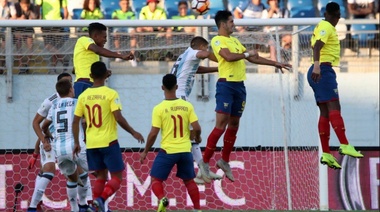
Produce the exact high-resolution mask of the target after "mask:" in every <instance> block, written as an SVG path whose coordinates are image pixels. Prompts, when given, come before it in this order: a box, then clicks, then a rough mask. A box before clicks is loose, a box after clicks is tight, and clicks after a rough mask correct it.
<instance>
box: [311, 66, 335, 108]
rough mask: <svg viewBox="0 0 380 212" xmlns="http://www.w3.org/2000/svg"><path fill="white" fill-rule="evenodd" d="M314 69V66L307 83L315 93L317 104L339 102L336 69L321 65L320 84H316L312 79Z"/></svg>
mask: <svg viewBox="0 0 380 212" xmlns="http://www.w3.org/2000/svg"><path fill="white" fill-rule="evenodd" d="M313 67H314V65H312V66H311V67H310V68H309V71H308V72H307V81H308V82H309V85H310V86H311V88H312V89H313V91H314V97H315V101H316V102H317V104H318V103H325V102H330V101H335V100H338V99H339V93H338V83H337V82H336V74H335V71H334V69H333V68H332V67H331V66H329V65H320V67H321V79H320V80H319V82H318V83H315V82H314V81H313V80H312V79H311V73H312V72H313Z"/></svg>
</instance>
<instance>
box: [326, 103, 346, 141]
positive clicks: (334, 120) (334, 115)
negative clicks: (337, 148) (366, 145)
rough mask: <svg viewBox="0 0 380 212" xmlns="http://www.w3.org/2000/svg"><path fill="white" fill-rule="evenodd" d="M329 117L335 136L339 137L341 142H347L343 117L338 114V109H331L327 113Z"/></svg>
mask: <svg viewBox="0 0 380 212" xmlns="http://www.w3.org/2000/svg"><path fill="white" fill-rule="evenodd" d="M329 119H330V122H331V126H332V127H333V129H334V131H335V134H336V136H337V137H338V139H339V142H340V143H341V144H348V140H347V138H346V133H345V131H346V129H345V128H344V122H343V118H342V116H341V115H340V111H339V110H332V111H330V113H329Z"/></svg>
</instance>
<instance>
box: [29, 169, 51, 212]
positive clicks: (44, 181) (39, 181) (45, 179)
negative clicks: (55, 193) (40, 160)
mask: <svg viewBox="0 0 380 212" xmlns="http://www.w3.org/2000/svg"><path fill="white" fill-rule="evenodd" d="M53 177H54V174H53V173H51V172H45V173H42V175H41V176H39V177H37V178H36V183H35V186H34V191H33V195H32V200H31V201H30V205H29V207H31V208H36V207H37V205H38V203H39V202H40V201H41V199H42V195H44V192H45V189H46V187H47V185H48V184H49V183H50V181H51V180H52V179H53Z"/></svg>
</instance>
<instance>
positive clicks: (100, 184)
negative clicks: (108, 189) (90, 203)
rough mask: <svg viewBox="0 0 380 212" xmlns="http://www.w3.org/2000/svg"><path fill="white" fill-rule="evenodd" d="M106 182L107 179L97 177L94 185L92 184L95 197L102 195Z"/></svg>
mask: <svg viewBox="0 0 380 212" xmlns="http://www.w3.org/2000/svg"><path fill="white" fill-rule="evenodd" d="M105 184H106V180H103V179H96V180H95V183H94V185H93V186H92V187H93V188H94V189H93V190H92V196H93V198H94V199H96V198H98V197H100V195H102V193H103V190H104V185H105Z"/></svg>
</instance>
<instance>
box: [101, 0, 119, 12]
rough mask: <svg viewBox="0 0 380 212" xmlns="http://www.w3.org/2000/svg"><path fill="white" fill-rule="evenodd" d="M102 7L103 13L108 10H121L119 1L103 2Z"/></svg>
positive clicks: (104, 0)
mask: <svg viewBox="0 0 380 212" xmlns="http://www.w3.org/2000/svg"><path fill="white" fill-rule="evenodd" d="M100 7H101V8H102V11H105V9H106V8H116V9H119V8H120V7H119V0H102V1H101V3H100Z"/></svg>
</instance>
